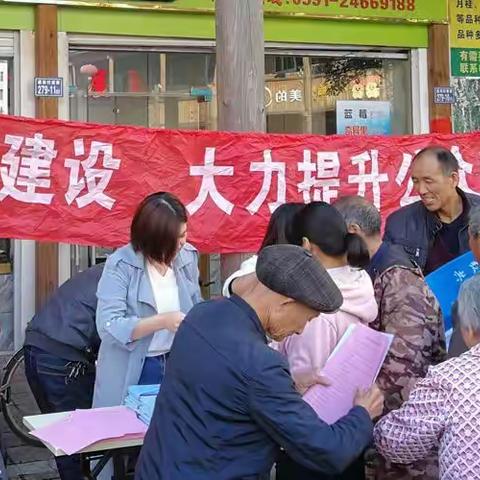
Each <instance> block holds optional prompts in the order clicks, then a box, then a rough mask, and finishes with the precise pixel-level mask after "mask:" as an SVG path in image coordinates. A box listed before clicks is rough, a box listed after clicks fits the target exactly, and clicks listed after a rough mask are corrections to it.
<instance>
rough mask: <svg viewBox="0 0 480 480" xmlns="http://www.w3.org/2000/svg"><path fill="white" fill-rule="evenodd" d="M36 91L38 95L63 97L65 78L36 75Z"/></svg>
mask: <svg viewBox="0 0 480 480" xmlns="http://www.w3.org/2000/svg"><path fill="white" fill-rule="evenodd" d="M34 93H35V96H36V97H57V98H58V97H63V78H59V77H35V81H34Z"/></svg>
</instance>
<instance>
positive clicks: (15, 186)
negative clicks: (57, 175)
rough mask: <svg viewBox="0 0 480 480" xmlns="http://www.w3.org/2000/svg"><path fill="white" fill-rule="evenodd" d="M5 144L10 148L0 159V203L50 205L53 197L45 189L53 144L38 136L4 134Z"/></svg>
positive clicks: (48, 186)
mask: <svg viewBox="0 0 480 480" xmlns="http://www.w3.org/2000/svg"><path fill="white" fill-rule="evenodd" d="M5 144H6V145H10V149H9V150H8V152H7V153H5V154H4V155H3V156H2V160H1V166H0V175H1V178H2V183H3V186H2V188H1V190H0V201H2V200H4V199H5V198H7V197H11V198H13V199H15V200H17V201H19V202H24V203H38V204H43V205H50V204H51V203H52V199H53V196H54V194H53V193H51V192H48V189H49V188H50V185H51V179H50V177H51V166H52V161H53V159H54V158H55V157H56V156H57V152H56V150H55V142H54V141H53V140H47V139H44V138H43V135H42V134H41V133H36V134H35V135H34V136H33V138H29V137H27V138H25V137H20V136H16V135H8V134H7V135H5ZM23 145H24V146H23ZM22 146H23V147H22ZM45 190H47V191H45Z"/></svg>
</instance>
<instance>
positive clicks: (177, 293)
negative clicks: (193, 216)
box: [93, 192, 202, 407]
mask: <svg viewBox="0 0 480 480" xmlns="http://www.w3.org/2000/svg"><path fill="white" fill-rule="evenodd" d="M186 236H187V212H186V209H185V207H184V205H183V204H182V203H181V202H180V200H178V199H177V198H176V197H175V196H174V195H172V194H169V193H164V192H160V193H155V194H152V195H149V196H148V197H147V198H145V199H144V200H143V202H142V203H141V204H140V205H139V207H138V209H137V211H136V213H135V216H134V218H133V221H132V225H131V233H130V239H131V242H130V244H128V245H126V246H124V247H122V248H120V249H118V250H117V251H116V252H115V253H114V254H112V255H111V256H110V257H109V258H108V260H107V262H106V264H105V268H104V271H103V274H102V277H101V279H100V283H99V286H98V290H97V297H98V306H97V320H96V321H97V328H98V333H99V335H100V338H101V340H102V343H101V346H100V351H99V355H98V361H97V375H96V380H95V392H94V399H93V406H94V407H108V406H115V405H121V404H122V403H123V400H124V399H125V396H126V394H127V389H128V387H129V386H131V385H136V384H144V385H147V384H158V383H161V381H162V379H163V375H164V373H165V364H166V362H167V359H168V354H169V351H170V347H171V345H172V342H173V338H174V335H175V332H176V330H177V328H178V327H179V325H180V323H181V321H182V320H183V318H184V316H185V315H186V314H187V313H188V311H189V310H190V309H191V308H192V307H193V305H195V304H196V303H198V302H200V301H201V300H202V299H201V295H200V286H199V272H198V254H197V251H196V250H195V248H194V247H192V246H191V245H189V244H188V243H186Z"/></svg>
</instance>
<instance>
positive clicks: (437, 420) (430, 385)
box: [375, 275, 480, 480]
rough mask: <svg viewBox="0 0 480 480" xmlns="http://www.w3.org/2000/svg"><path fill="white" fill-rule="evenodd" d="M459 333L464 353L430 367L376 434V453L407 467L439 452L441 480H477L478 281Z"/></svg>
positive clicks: (462, 310) (466, 294)
mask: <svg viewBox="0 0 480 480" xmlns="http://www.w3.org/2000/svg"><path fill="white" fill-rule="evenodd" d="M458 311H459V329H460V332H461V334H462V337H463V339H464V341H465V344H466V346H467V348H469V349H470V350H468V351H467V352H466V353H464V354H463V355H461V356H460V357H457V358H452V359H450V360H448V361H446V362H444V363H442V364H440V365H437V366H435V367H431V368H430V370H429V372H428V374H427V376H426V377H425V379H423V380H420V381H419V382H418V383H417V385H416V386H415V388H414V389H413V391H412V393H411V394H410V398H409V400H408V401H407V402H406V403H405V404H404V405H403V407H402V408H401V409H399V410H396V411H393V412H391V413H389V414H388V415H386V416H385V417H384V418H383V419H382V420H380V422H379V423H378V424H377V426H376V428H375V443H376V445H377V449H378V451H379V452H380V453H381V454H382V455H383V456H384V457H385V458H386V459H388V460H390V461H391V462H395V463H403V464H408V463H412V462H415V461H417V460H421V459H423V458H426V457H427V456H429V455H431V453H432V451H435V450H438V452H439V460H440V479H441V480H473V479H476V478H480V477H479V474H480V456H479V454H478V452H480V388H479V385H480V276H478V275H477V276H475V277H472V278H470V279H469V280H467V281H466V282H465V283H464V284H463V285H462V287H461V289H460V295H459V298H458Z"/></svg>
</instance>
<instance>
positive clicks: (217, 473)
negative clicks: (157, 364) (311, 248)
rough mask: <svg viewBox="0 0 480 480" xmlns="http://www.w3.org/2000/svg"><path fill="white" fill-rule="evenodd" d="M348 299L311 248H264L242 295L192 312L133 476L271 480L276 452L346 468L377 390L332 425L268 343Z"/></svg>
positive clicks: (358, 449)
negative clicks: (306, 399) (321, 416)
mask: <svg viewBox="0 0 480 480" xmlns="http://www.w3.org/2000/svg"><path fill="white" fill-rule="evenodd" d="M342 301H343V299H342V296H341V294H340V291H339V290H338V289H337V287H336V286H335V284H334V283H333V281H332V279H331V278H330V277H329V275H328V273H327V272H326V270H325V269H324V268H323V267H322V266H321V265H320V264H319V263H318V262H317V261H315V260H314V259H313V257H312V256H311V255H310V254H309V253H308V252H306V251H305V250H304V249H302V248H300V247H296V246H293V245H276V246H272V247H267V248H265V249H264V250H262V252H261V253H260V255H259V257H258V262H257V267H256V278H254V279H253V280H252V281H251V282H249V286H248V288H245V289H244V290H243V291H242V293H241V296H238V295H233V296H232V297H231V298H225V299H222V300H215V301H211V302H205V303H203V304H199V305H197V306H196V307H195V308H193V309H192V310H191V311H190V313H189V314H188V315H187V317H186V318H185V320H184V321H183V323H182V325H181V327H180V329H179V330H178V333H177V335H176V337H175V341H174V344H173V347H172V350H171V353H170V358H169V362H168V366H167V371H166V376H165V379H164V382H163V384H162V387H161V390H160V394H159V395H158V399H157V404H156V406H155V411H154V414H153V418H152V421H151V424H150V428H149V430H148V433H147V435H146V438H145V443H144V447H143V449H142V452H141V455H140V458H139V461H138V464H137V471H136V477H135V478H136V479H137V480H263V479H268V478H269V475H270V471H271V468H272V466H273V464H274V462H275V460H276V458H277V455H278V452H279V450H280V448H283V449H284V450H285V451H286V452H287V454H288V455H289V456H290V457H291V458H293V459H294V460H295V461H297V462H298V463H300V464H302V465H304V466H305V467H307V468H309V469H311V470H315V471H318V472H323V473H325V474H327V475H335V474H338V473H340V472H342V471H343V470H344V469H345V468H346V467H347V466H348V465H349V463H351V462H352V461H353V460H354V459H356V458H357V457H358V456H359V455H360V454H361V453H362V452H363V450H364V449H365V448H366V447H367V446H368V445H369V443H370V442H371V439H372V430H373V426H372V420H371V419H372V418H374V417H376V416H377V415H379V414H380V413H381V412H382V408H383V398H382V396H381V394H380V392H379V391H378V389H377V388H376V387H373V388H372V389H371V390H370V391H368V392H364V393H359V394H358V395H357V398H356V399H355V406H354V407H353V408H352V409H351V411H350V412H349V413H348V414H347V415H346V416H345V417H343V418H342V419H340V420H339V421H338V422H337V423H335V424H333V425H327V424H326V423H324V422H323V421H322V420H320V419H319V418H318V417H317V415H316V414H315V412H314V411H313V410H312V408H311V407H310V406H309V405H308V404H306V403H305V402H304V401H303V400H302V397H301V396H300V394H299V393H298V392H297V390H296V388H295V385H294V383H293V381H292V378H291V377H290V374H289V371H288V364H287V362H286V360H285V358H283V356H282V355H281V354H280V353H278V352H276V351H275V350H273V349H271V348H270V347H269V346H268V339H269V338H270V339H273V340H277V341H280V340H282V339H284V338H285V337H287V336H288V335H292V334H295V333H300V332H302V330H303V329H304V327H305V325H306V324H307V322H308V321H310V320H311V319H313V318H315V317H317V316H318V314H319V312H329V313H330V312H334V311H336V310H337V309H338V308H339V307H340V305H341V304H342ZM299 480H300V479H299Z"/></svg>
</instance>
